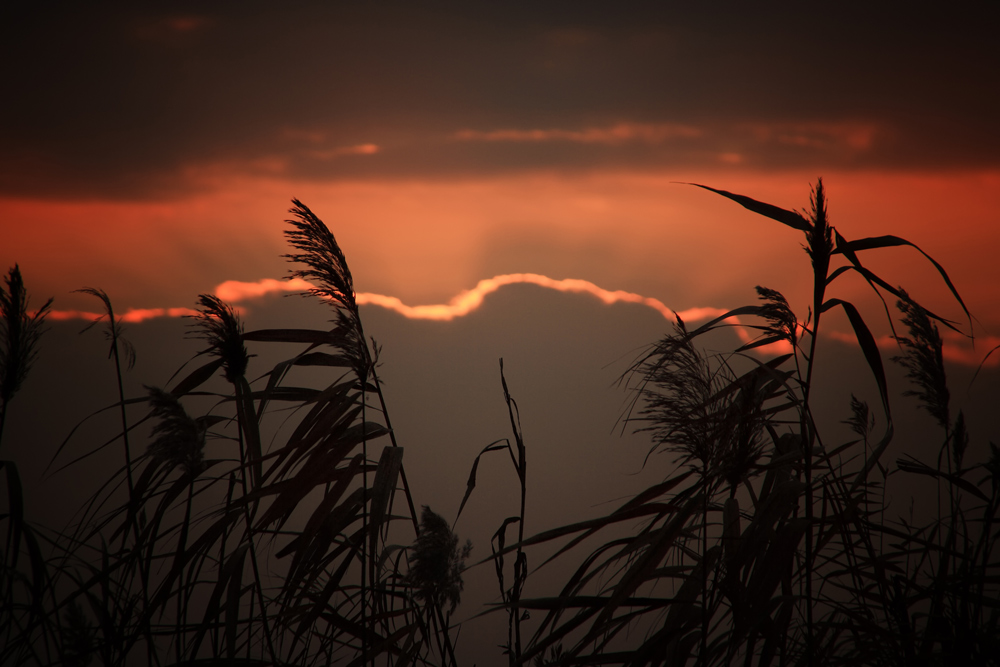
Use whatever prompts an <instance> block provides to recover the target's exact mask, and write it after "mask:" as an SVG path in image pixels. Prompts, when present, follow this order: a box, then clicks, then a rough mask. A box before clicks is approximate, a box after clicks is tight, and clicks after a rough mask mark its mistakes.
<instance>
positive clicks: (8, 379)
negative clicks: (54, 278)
mask: <svg viewBox="0 0 1000 667" xmlns="http://www.w3.org/2000/svg"><path fill="white" fill-rule="evenodd" d="M4 282H5V284H6V287H2V286H0V403H2V404H6V403H8V402H9V401H10V400H11V399H12V398H13V397H14V394H16V393H17V391H18V390H19V389H20V388H21V384H22V383H23V382H24V379H25V378H26V377H27V376H28V371H29V370H31V364H32V363H33V362H34V360H35V357H36V356H37V354H38V351H37V350H36V345H37V344H38V339H39V338H40V337H41V335H42V333H43V329H42V325H43V323H44V321H45V316H46V315H47V314H48V311H49V307H50V306H51V305H52V299H49V300H48V301H46V302H45V303H44V304H43V305H42V307H41V308H39V309H38V310H37V311H36V312H35V313H33V314H32V313H29V312H28V292H27V290H26V289H25V287H24V280H23V279H22V278H21V269H20V268H19V267H18V265H17V264H15V265H14V266H13V267H12V268H11V269H10V270H9V271H8V272H7V275H6V277H5V278H4Z"/></svg>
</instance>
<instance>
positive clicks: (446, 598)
mask: <svg viewBox="0 0 1000 667" xmlns="http://www.w3.org/2000/svg"><path fill="white" fill-rule="evenodd" d="M470 553H472V542H470V541H469V540H466V541H465V544H464V545H463V546H462V548H461V549H459V547H458V536H457V535H455V534H454V533H453V532H451V527H450V526H449V525H448V522H447V521H445V519H444V518H443V517H442V516H441V515H439V514H436V513H434V512H433V511H432V510H431V508H430V507H428V506H427V505H424V507H423V512H421V514H420V535H419V536H418V537H417V541H416V543H415V544H414V545H413V556H412V558H411V561H410V563H411V565H410V571H409V572H408V573H407V575H406V579H407V583H408V584H409V585H411V586H413V587H414V588H415V589H416V593H415V594H416V596H417V598H418V599H420V600H423V601H425V602H426V603H428V604H429V605H431V606H432V607H443V605H444V603H446V602H447V603H450V604H451V608H450V611H449V613H451V612H453V611H455V607H457V606H458V603H459V602H460V601H461V597H462V590H463V589H464V588H465V584H464V582H463V581H462V572H463V571H464V570H465V560H466V559H467V558H468V557H469V554H470Z"/></svg>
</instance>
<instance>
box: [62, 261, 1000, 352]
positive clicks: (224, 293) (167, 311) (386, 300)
mask: <svg viewBox="0 0 1000 667" xmlns="http://www.w3.org/2000/svg"><path fill="white" fill-rule="evenodd" d="M516 284H527V285H538V286H539V287H544V288H546V289H552V290H556V291H558V292H568V293H573V294H589V295H591V296H593V297H595V298H597V299H599V300H600V301H601V302H602V303H605V304H607V305H612V304H615V303H635V304H639V305H643V306H646V307H647V308H652V309H653V310H655V311H656V312H658V313H659V314H660V315H662V316H663V317H664V319H666V320H669V321H670V322H673V321H675V318H676V317H680V318H681V319H682V320H684V321H685V322H691V323H693V322H700V321H703V320H708V319H711V318H715V317H720V316H722V315H724V314H725V313H726V312H728V311H727V310H726V309H723V308H714V307H711V306H705V307H698V308H688V309H686V310H681V311H675V310H673V309H672V308H670V307H668V306H667V305H665V304H664V303H663V302H662V301H660V300H659V299H655V298H653V297H647V296H642V295H641V294H636V293H634V292H626V291H624V290H607V289H604V288H603V287H600V286H598V285H595V284H594V283H592V282H590V281H588V280H580V279H578V278H564V279H556V278H549V277H548V276H544V275H541V274H538V273H508V274H504V275H499V276H493V277H492V278H486V279H484V280H480V281H479V282H478V283H477V284H476V286H475V287H473V288H472V289H470V290H464V291H462V292H460V293H459V294H457V295H455V296H454V297H453V298H452V299H451V300H449V301H448V303H438V304H425V305H417V306H411V305H408V304H406V303H403V301H402V300H401V299H399V298H398V297H394V296H388V295H385V294H374V293H371V292H359V293H358V294H356V295H355V297H356V301H357V303H358V304H359V305H371V306H379V307H380V308H386V309H388V310H392V311H395V312H397V313H399V314H400V315H402V316H403V317H406V318H408V319H414V320H435V321H451V320H454V319H456V318H459V317H464V316H465V315H468V314H469V313H471V312H473V311H475V310H477V309H478V308H479V307H480V306H481V305H482V304H483V301H484V300H485V298H486V297H487V296H488V295H490V294H492V293H493V292H496V291H497V290H499V289H500V288H501V287H504V286H507V285H516ZM312 288H313V285H312V284H311V283H309V282H307V281H305V280H302V279H299V278H295V279H292V280H275V279H273V278H265V279H262V280H258V281H256V282H245V281H240V280H227V281H225V282H223V283H220V284H219V285H218V286H217V287H216V288H215V295H216V296H218V297H219V298H220V299H222V300H223V301H226V302H229V303H239V302H242V301H246V300H249V299H259V298H261V297H263V296H267V295H268V294H275V293H287V292H305V291H308V290H310V289H312ZM197 314H198V311H195V310H192V309H190V308H132V309H129V310H128V311H127V312H126V313H125V314H124V315H122V320H123V321H125V322H142V321H144V320H148V319H152V318H155V317H184V316H191V315H197ZM49 317H51V318H52V319H53V320H70V319H82V320H90V321H93V320H97V319H99V318H100V317H101V315H100V314H99V313H91V312H86V311H80V310H55V311H51V312H50V314H49ZM729 321H730V324H731V325H733V328H734V331H735V332H736V334H737V335H738V336H739V338H740V340H742V341H743V342H744V343H748V342H750V341H751V340H753V338H754V334H753V332H752V331H751V330H750V329H748V328H747V327H745V326H742V323H741V322H740V320H739V318H737V317H730V318H729ZM828 335H829V336H830V337H831V338H834V339H837V340H841V341H844V342H847V343H852V344H854V343H856V340H855V338H854V336H853V335H851V334H846V333H841V332H836V331H831V332H829V334H828ZM944 338H945V341H944V357H945V359H947V360H948V361H951V362H954V363H959V364H963V365H967V366H977V365H978V364H980V363H981V362H982V361H983V356H984V355H985V353H984V350H985V351H989V350H992V349H994V348H997V347H1000V338H998V337H994V336H987V337H986V338H985V339H982V338H980V339H978V344H977V345H976V346H975V347H974V346H973V342H972V341H970V340H969V339H967V338H964V337H962V336H959V335H958V334H953V332H945V334H944ZM877 342H878V345H879V347H880V348H883V349H886V350H889V349H898V346H897V344H896V341H895V340H893V339H892V338H891V337H890V336H881V337H879V338H878V341H877ZM758 350H759V351H761V352H764V353H767V354H787V353H789V352H791V348H790V346H789V345H788V344H787V343H775V344H772V345H768V346H764V347H761V348H758ZM998 364H1000V353H997V354H992V355H990V356H989V358H988V359H987V360H986V365H988V366H996V365H998Z"/></svg>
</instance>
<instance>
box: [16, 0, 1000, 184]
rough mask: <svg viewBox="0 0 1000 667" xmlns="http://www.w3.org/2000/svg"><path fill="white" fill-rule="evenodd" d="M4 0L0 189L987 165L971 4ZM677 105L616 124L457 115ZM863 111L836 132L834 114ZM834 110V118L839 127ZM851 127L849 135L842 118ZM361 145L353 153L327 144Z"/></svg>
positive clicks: (988, 108)
mask: <svg viewBox="0 0 1000 667" xmlns="http://www.w3.org/2000/svg"><path fill="white" fill-rule="evenodd" d="M150 7H153V8H147V6H146V5H143V7H141V8H140V7H136V6H121V7H115V6H114V5H113V4H112V5H104V6H102V7H100V8H95V7H92V6H86V7H82V6H79V7H74V6H67V7H65V8H59V9H55V10H52V9H50V10H48V11H42V10H35V11H32V12H28V11H27V10H24V11H22V13H21V14H15V15H11V16H8V18H7V20H5V23H6V28H5V29H4V35H3V37H4V38H3V40H2V45H0V80H2V82H3V87H4V90H5V91H6V93H7V94H6V95H5V97H6V101H5V103H4V104H3V105H2V106H0V151H2V154H3V156H4V159H3V161H2V165H0V192H4V193H6V194H19V195H42V196H49V197H80V196H88V195H89V196H97V197H108V196H111V197H122V198H127V197H151V196H152V197H160V196H168V195H170V194H172V193H175V192H177V191H181V190H185V189H189V188H192V187H197V186H198V184H199V183H200V179H199V174H201V173H203V170H204V169H208V168H219V167H222V168H224V169H227V170H237V171H247V172H251V173H258V172H262V173H275V172H280V173H284V174H287V175H291V176H293V177H296V178H311V179H327V178H341V177H346V176H350V177H359V176H360V177H395V176H407V177H412V176H421V177H433V176H444V177H454V176H456V175H462V174H482V173H494V172H498V171H511V170H524V169H537V168H557V169H593V168H602V169H604V168H638V169H646V168H662V167H677V166H685V167H697V166H705V165H717V164H723V165H725V164H735V165H737V166H739V167H740V168H748V167H749V168H788V167H810V168H844V167H848V168H851V167H876V168H920V169H927V168H961V167H972V168H977V167H984V166H996V165H997V163H998V157H997V156H1000V150H998V149H1000V134H998V133H997V132H996V131H995V129H994V127H993V126H994V122H995V118H996V117H997V116H998V112H1000V93H998V92H997V87H996V86H994V85H991V81H992V80H993V78H994V77H995V72H996V70H997V66H998V65H1000V52H998V51H997V50H996V49H995V48H993V47H992V46H991V44H993V42H994V36H993V34H992V30H993V28H994V26H995V25H996V21H995V20H994V19H995V18H996V12H995V11H993V10H986V9H981V8H980V9H976V10H958V9H952V10H948V12H947V13H945V10H944V9H942V8H940V7H938V8H935V9H917V8H914V7H913V6H912V5H907V7H906V8H905V11H904V10H900V9H899V8H898V7H896V6H893V7H885V8H881V7H879V8H874V9H873V8H871V7H867V6H861V5H858V6H851V5H850V4H848V5H838V6H837V7H836V8H814V7H808V8H804V7H799V6H794V5H788V6H782V7H777V6H773V5H772V6H769V7H768V8H766V9H763V10H761V9H759V8H756V7H755V8H747V7H746V6H733V7H728V8H719V7H718V6H713V7H714V9H711V10H709V9H692V8H687V7H681V6H679V5H674V6H663V5H662V4H660V3H656V4H652V3H650V4H637V5H629V6H628V8H627V9H615V10H609V9H608V8H609V7H610V6H609V5H607V4H605V3H572V4H564V3H545V4H544V5H543V6H541V7H538V6H535V5H530V4H527V3H525V4H506V3H505V4H504V5H502V6H501V5H486V4H485V3H483V4H481V5H477V6H475V7H467V6H466V5H465V4H462V5H459V4H451V5H449V4H445V3H435V4H429V5H425V4H421V5H420V7H419V8H418V7H417V6H412V5H407V4H402V3H400V4H396V5H392V4H384V3H383V4H378V5H370V4H362V3H330V4H327V3H299V4H295V5H292V6H291V7H286V6H281V7H278V6H276V5H264V4H259V5H257V4H245V3H232V4H226V3H221V4H215V3H213V4H211V5H203V4H197V3H191V4H185V3H171V4H167V5H162V6H160V7H159V8H156V6H155V5H151V6H150ZM622 123H632V124H645V125H657V124H680V125H685V126H690V127H694V128H698V129H699V134H698V136H688V137H678V138H673V139H669V140H667V139H665V140H662V141H658V142H651V141H641V140H635V141H624V142H619V143H617V144H612V143H601V142H581V141H574V140H570V139H567V138H565V137H564V138H563V139H556V140H551V141H458V140H456V139H455V136H456V133H458V132H461V131H463V130H473V131H476V132H481V133H488V132H494V131H497V130H518V131H531V130H557V131H561V132H564V133H573V132H577V133H579V132H585V131H587V130H588V129H594V128H597V129H600V128H613V127H615V126H617V125H619V124H622ZM859 127H861V128H870V129H871V132H870V135H869V136H868V141H867V143H865V142H861V143H857V142H855V143H853V144H852V143H851V136H852V135H850V133H849V132H848V131H847V130H845V129H844V128H848V130H849V129H850V128H855V129H856V128H859ZM845 132H846V134H845ZM855 139H856V136H855ZM366 144H373V145H377V146H378V147H379V149H380V150H379V152H378V153H375V154H363V153H362V154H358V153H356V152H351V150H350V149H351V148H352V147H356V146H360V145H366Z"/></svg>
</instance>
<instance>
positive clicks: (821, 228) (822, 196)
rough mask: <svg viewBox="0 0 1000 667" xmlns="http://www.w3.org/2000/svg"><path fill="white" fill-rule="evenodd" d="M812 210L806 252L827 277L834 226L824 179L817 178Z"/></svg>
mask: <svg viewBox="0 0 1000 667" xmlns="http://www.w3.org/2000/svg"><path fill="white" fill-rule="evenodd" d="M809 204H810V207H811V209H812V210H811V211H810V212H809V215H808V217H809V219H810V222H811V223H812V225H811V226H810V229H809V231H808V232H806V240H807V245H806V253H808V254H809V258H810V259H811V260H812V264H813V268H814V270H815V271H816V272H817V273H818V274H820V275H822V276H823V277H824V279H825V278H826V274H827V271H828V269H829V266H830V255H831V254H833V227H831V226H830V220H829V218H828V217H827V212H826V192H825V191H824V190H823V179H822V178H820V179H817V181H816V187H815V188H813V190H812V194H811V195H810V197H809Z"/></svg>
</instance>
